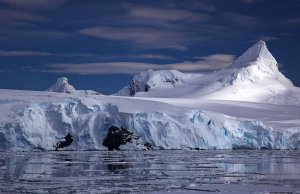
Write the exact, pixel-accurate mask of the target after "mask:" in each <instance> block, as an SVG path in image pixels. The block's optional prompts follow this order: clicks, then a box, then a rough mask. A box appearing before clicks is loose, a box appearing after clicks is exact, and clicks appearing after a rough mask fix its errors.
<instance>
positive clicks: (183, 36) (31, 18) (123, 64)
mask: <svg viewBox="0 0 300 194" xmlns="http://www.w3.org/2000/svg"><path fill="white" fill-rule="evenodd" d="M299 34H300V0H276V1H274V0H230V1H225V0H210V1H208V0H206V1H204V0H160V1H153V0H149V1H146V0H139V1H137V0H130V1H129V0H128V1H121V0H114V1H111V0H101V1H100V0H85V1H84V0H26V1H25V0H0V88H5V89H21V90H46V89H47V88H48V87H50V86H51V85H52V84H53V83H55V81H56V79H57V78H59V77H62V76H65V77H68V78H69V82H70V83H71V84H72V85H74V87H75V88H76V89H91V90H95V91H98V92H100V93H103V94H112V93H115V92H116V91H118V90H119V89H121V88H122V87H123V86H125V85H127V84H129V83H130V81H131V79H132V77H133V75H134V74H136V73H138V72H140V71H144V70H148V69H154V70H156V69H177V70H179V71H183V72H193V73H198V72H209V71H216V70H219V69H222V68H224V67H227V66H228V65H229V64H230V63H232V62H233V61H234V60H235V59H236V58H237V57H238V56H240V55H241V54H242V53H243V52H244V51H245V50H246V49H247V48H249V47H251V46H252V45H253V44H255V43H256V42H257V41H258V40H264V41H266V42H267V46H268V49H269V50H270V52H271V53H272V54H273V56H274V57H275V58H276V60H277V61H278V63H279V66H280V71H281V72H282V73H283V74H284V75H285V76H286V77H288V78H289V79H290V80H291V81H292V82H293V83H294V85H296V86H298V87H299V86H300V76H299V73H300V66H299V65H300V55H299V51H300V37H299Z"/></svg>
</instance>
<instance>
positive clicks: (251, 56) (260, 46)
mask: <svg viewBox="0 0 300 194" xmlns="http://www.w3.org/2000/svg"><path fill="white" fill-rule="evenodd" d="M255 61H269V62H274V63H275V64H277V61H276V59H275V58H274V57H273V55H272V54H271V53H270V51H269V50H268V48H267V45H266V43H265V41H262V40H260V41H258V42H257V43H256V44H254V45H253V46H252V47H250V48H249V49H247V50H246V52H244V53H243V54H242V55H241V56H240V57H239V58H238V59H237V60H236V61H235V62H234V63H233V64H232V65H231V66H230V67H231V68H238V67H244V66H248V65H249V63H250V62H255Z"/></svg>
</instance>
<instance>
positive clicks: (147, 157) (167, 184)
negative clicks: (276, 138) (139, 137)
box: [0, 150, 300, 193]
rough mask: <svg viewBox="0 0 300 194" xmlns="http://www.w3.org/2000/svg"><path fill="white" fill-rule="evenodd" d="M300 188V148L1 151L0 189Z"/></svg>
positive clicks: (154, 190) (256, 190) (160, 190)
mask: <svg viewBox="0 0 300 194" xmlns="http://www.w3.org/2000/svg"><path fill="white" fill-rule="evenodd" d="M167 192H175V193H300V151H297V150H294V151H287V150H283V151H282V150H281V151H279V150H231V151H228V150H227V151H225V150H194V151H191V150H160V151H53V152H0V193H167Z"/></svg>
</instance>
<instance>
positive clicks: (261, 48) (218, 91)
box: [116, 41, 300, 105]
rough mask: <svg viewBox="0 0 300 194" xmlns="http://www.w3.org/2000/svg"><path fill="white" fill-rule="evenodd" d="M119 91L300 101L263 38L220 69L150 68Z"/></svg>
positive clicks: (141, 94) (299, 93)
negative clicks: (207, 71) (206, 70)
mask: <svg viewBox="0 0 300 194" xmlns="http://www.w3.org/2000/svg"><path fill="white" fill-rule="evenodd" d="M116 95H120V96H136V97H156V98H174V97H176V98H192V99H193V100H197V99H218V100H234V101H251V102H262V103H274V104H290V105H300V89H299V88H296V87H294V86H293V84H292V82H291V81H290V80H288V79H287V78H286V77H285V76H284V75H283V74H282V73H281V72H280V71H279V70H278V64H277V61H276V60H275V58H274V57H273V56H272V54H271V53H270V52H269V51H268V49H267V46H266V43H265V42H264V41H259V42H258V43H256V44H255V45H253V46H252V47H251V48H249V49H248V50H247V51H246V52H245V53H244V54H243V55H242V56H240V57H239V58H238V59H237V60H236V61H235V62H234V63H233V64H231V65H229V66H228V67H227V68H225V69H222V70H220V71H216V72H210V73H203V74H187V73H181V72H179V71H175V70H159V71H153V70H149V71H145V72H141V73H139V74H138V75H135V76H134V78H133V80H132V82H131V83H130V85H128V86H125V87H124V88H123V89H121V90H120V91H119V92H117V93H116Z"/></svg>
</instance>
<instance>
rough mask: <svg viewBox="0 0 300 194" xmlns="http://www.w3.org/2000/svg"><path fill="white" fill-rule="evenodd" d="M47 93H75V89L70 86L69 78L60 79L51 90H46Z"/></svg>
mask: <svg viewBox="0 0 300 194" xmlns="http://www.w3.org/2000/svg"><path fill="white" fill-rule="evenodd" d="M46 91H47V92H60V93H73V92H74V91H75V88H74V87H73V86H72V85H70V84H69V82H68V78H66V77H60V78H58V79H57V80H56V83H55V84H53V85H52V86H51V87H50V88H48V89H47V90H46Z"/></svg>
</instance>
